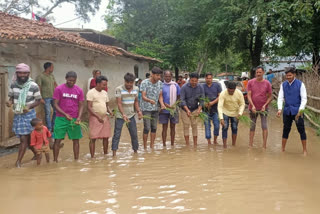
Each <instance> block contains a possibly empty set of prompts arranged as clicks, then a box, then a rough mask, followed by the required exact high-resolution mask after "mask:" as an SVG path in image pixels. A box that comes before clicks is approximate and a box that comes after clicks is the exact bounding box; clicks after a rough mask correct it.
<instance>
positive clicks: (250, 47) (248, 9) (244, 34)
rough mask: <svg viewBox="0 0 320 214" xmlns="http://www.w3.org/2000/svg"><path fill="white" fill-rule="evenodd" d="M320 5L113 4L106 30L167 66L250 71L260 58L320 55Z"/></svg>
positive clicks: (124, 0)
mask: <svg viewBox="0 0 320 214" xmlns="http://www.w3.org/2000/svg"><path fill="white" fill-rule="evenodd" d="M319 2H320V1H319V0H309V1H307V2H306V1H302V0H294V1H288V0H285V1H266V0H252V1H249V2H248V1H245V0H238V1H234V0H215V1H212V0H112V1H110V2H109V6H108V11H107V13H108V15H107V16H106V22H107V24H108V32H109V33H111V34H112V35H114V36H115V37H116V38H118V39H120V40H123V41H126V42H129V43H132V44H134V45H135V47H134V48H133V49H131V51H133V52H135V53H139V54H143V55H146V56H151V57H155V58H159V59H161V60H162V61H163V63H162V64H161V65H160V66H162V67H164V68H177V67H178V68H180V70H188V71H195V70H197V71H199V72H200V71H201V68H203V69H202V71H203V72H208V71H209V72H213V73H219V72H222V71H228V72H230V71H231V72H234V73H237V72H239V73H240V72H241V71H249V70H250V69H251V68H252V67H255V66H257V65H259V64H260V63H261V56H262V53H264V54H265V55H266V56H268V57H271V58H273V59H274V58H275V56H276V55H278V56H289V55H290V56H291V55H294V56H303V55H306V54H313V55H314V56H319V49H320V34H319V32H320V25H319V23H320V12H319V10H320V6H319V5H320V3H319Z"/></svg>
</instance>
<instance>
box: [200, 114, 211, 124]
mask: <svg viewBox="0 0 320 214" xmlns="http://www.w3.org/2000/svg"><path fill="white" fill-rule="evenodd" d="M198 117H199V119H200V120H201V121H202V122H203V123H204V122H207V121H208V118H209V117H208V115H207V114H206V113H204V112H201V113H200V114H199V115H198Z"/></svg>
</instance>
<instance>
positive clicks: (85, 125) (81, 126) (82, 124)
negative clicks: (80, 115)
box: [70, 120, 89, 134]
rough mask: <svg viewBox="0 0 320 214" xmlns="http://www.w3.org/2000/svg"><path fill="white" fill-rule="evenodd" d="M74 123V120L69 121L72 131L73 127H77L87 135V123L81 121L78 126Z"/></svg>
mask: <svg viewBox="0 0 320 214" xmlns="http://www.w3.org/2000/svg"><path fill="white" fill-rule="evenodd" d="M75 122H76V121H75V120H70V124H71V127H72V129H73V128H74V127H75V126H77V125H79V126H80V128H81V131H83V132H85V133H87V134H89V124H88V123H87V122H83V121H81V122H80V123H79V124H76V123H75Z"/></svg>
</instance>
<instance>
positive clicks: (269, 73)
mask: <svg viewBox="0 0 320 214" xmlns="http://www.w3.org/2000/svg"><path fill="white" fill-rule="evenodd" d="M274 77H275V76H274V73H273V71H272V70H271V69H269V71H268V74H267V80H268V81H269V82H270V84H272V80H273V78H274Z"/></svg>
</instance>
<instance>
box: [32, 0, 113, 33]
mask: <svg viewBox="0 0 320 214" xmlns="http://www.w3.org/2000/svg"><path fill="white" fill-rule="evenodd" d="M42 2H46V3H45V6H49V5H50V4H49V1H48V0H44V1H41V3H42ZM107 5H108V0H102V1H101V5H100V9H99V11H97V12H96V14H95V15H94V16H92V15H90V22H87V23H85V22H84V21H82V20H81V19H77V20H74V21H71V22H68V23H65V24H61V23H63V22H67V21H70V20H73V19H75V18H77V16H76V15H75V12H74V11H75V10H74V5H73V4H70V3H63V4H62V6H61V7H56V8H55V9H54V10H53V13H52V14H51V15H50V16H52V17H54V18H55V20H54V21H53V22H51V23H52V24H53V26H55V27H57V28H86V29H88V28H89V29H94V30H97V31H102V30H105V29H106V28H107V26H106V23H105V21H104V15H105V13H106V8H107ZM30 17H31V15H30Z"/></svg>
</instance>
